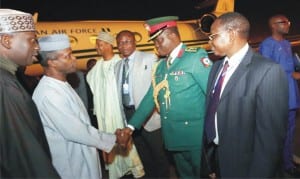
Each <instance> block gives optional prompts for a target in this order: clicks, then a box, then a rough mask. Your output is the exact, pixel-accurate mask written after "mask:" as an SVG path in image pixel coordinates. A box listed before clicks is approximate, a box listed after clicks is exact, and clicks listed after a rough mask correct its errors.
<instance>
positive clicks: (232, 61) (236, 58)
mask: <svg viewBox="0 0 300 179" xmlns="http://www.w3.org/2000/svg"><path fill="white" fill-rule="evenodd" d="M248 49H249V44H248V43H246V44H245V45H244V47H243V48H241V49H240V50H239V51H237V52H236V53H235V54H234V55H232V57H231V58H228V57H227V56H226V57H225V59H224V62H223V65H224V63H225V62H226V61H228V65H229V66H230V67H232V66H235V65H237V64H240V62H241V61H242V59H243V58H244V57H245V55H246V53H247V51H248Z"/></svg>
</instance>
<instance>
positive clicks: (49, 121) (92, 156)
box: [33, 34, 119, 179]
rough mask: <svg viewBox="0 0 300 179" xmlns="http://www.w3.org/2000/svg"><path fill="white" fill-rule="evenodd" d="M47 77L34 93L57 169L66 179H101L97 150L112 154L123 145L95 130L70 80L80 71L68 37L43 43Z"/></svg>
mask: <svg viewBox="0 0 300 179" xmlns="http://www.w3.org/2000/svg"><path fill="white" fill-rule="evenodd" d="M39 44H40V55H41V58H42V59H41V65H42V66H43V68H44V74H45V75H44V76H43V77H42V79H41V80H40V82H39V84H38V86H37V87H36V89H35V91H34V93H33V100H34V102H35V103H36V105H37V108H38V111H39V114H40V116H41V119H42V123H43V127H44V129H45V133H46V137H47V140H48V142H49V146H50V152H51V155H52V159H53V165H54V166H55V168H56V170H57V171H58V173H59V175H60V176H61V178H63V179H74V178H78V179H79V178H80V179H83V178H86V179H99V178H102V175H101V165H100V160H99V156H98V151H97V149H100V150H103V151H105V152H110V151H111V150H112V148H113V147H114V145H115V142H116V141H117V142H119V138H118V137H116V136H115V135H114V134H110V133H104V132H100V131H98V130H97V129H96V128H94V127H93V126H92V125H91V123H90V119H89V115H88V113H87V110H86V108H85V106H84V104H83V102H82V100H81V99H80V97H79V96H78V95H77V93H76V92H75V91H74V89H73V88H72V87H71V85H70V84H69V83H68V82H67V80H66V75H67V74H69V73H72V72H74V71H76V58H75V57H74V56H73V55H72V49H71V48H70V42H69V38H68V36H67V35H64V34H56V35H50V36H45V37H42V38H40V39H39Z"/></svg>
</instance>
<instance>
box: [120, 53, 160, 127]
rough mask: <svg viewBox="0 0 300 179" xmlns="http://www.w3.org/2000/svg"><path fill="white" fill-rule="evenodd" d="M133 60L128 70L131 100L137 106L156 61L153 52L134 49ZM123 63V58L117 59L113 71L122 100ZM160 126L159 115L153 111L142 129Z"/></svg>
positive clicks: (144, 92) (148, 84) (148, 83)
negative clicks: (130, 80) (130, 82)
mask: <svg viewBox="0 0 300 179" xmlns="http://www.w3.org/2000/svg"><path fill="white" fill-rule="evenodd" d="M131 60H133V62H134V64H133V69H132V71H130V73H132V77H133V79H132V93H133V94H132V95H133V102H134V105H135V107H136V108H137V107H138V106H139V104H140V102H141V101H142V99H143V97H144V96H145V94H146V93H147V91H148V89H149V87H150V85H151V79H152V67H153V65H154V63H156V61H157V57H156V55H155V54H151V53H146V52H141V51H135V55H134V59H131ZM123 64H124V60H121V61H119V62H118V63H117V64H116V66H115V73H116V78H117V88H118V90H119V93H118V94H119V99H120V101H122V74H123ZM120 107H121V109H123V105H122V103H120ZM122 112H123V119H124V120H125V119H126V117H125V113H124V110H122ZM160 127H161V124H160V116H159V114H158V113H157V111H153V114H152V115H151V116H150V117H149V118H148V120H147V122H145V124H144V129H146V130H147V131H149V132H151V131H154V130H157V129H159V128H160Z"/></svg>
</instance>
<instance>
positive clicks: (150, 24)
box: [145, 16, 178, 40]
mask: <svg viewBox="0 0 300 179" xmlns="http://www.w3.org/2000/svg"><path fill="white" fill-rule="evenodd" d="M177 20H178V17H177V16H164V17H157V18H153V19H149V20H147V21H146V23H145V28H146V30H147V31H148V33H149V37H150V39H149V40H153V39H155V38H156V37H157V36H159V35H160V34H161V33H162V32H163V30H164V29H166V28H169V27H175V26H177V23H176V21H177Z"/></svg>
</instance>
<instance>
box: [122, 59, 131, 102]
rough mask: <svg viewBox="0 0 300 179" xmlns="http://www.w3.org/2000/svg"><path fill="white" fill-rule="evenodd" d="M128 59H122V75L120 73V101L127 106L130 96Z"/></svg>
mask: <svg viewBox="0 0 300 179" xmlns="http://www.w3.org/2000/svg"><path fill="white" fill-rule="evenodd" d="M128 61H129V59H128V58H126V59H125V60H124V65H123V75H122V102H123V105H125V106H129V103H130V96H129V64H128Z"/></svg>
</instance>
